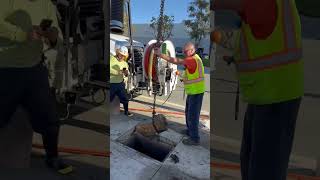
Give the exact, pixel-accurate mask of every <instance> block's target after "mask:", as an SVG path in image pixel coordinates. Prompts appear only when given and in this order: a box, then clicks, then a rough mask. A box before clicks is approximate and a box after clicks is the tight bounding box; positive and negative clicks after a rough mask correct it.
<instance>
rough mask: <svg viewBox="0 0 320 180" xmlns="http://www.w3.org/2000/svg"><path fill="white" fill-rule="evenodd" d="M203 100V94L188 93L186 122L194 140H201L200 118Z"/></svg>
mask: <svg viewBox="0 0 320 180" xmlns="http://www.w3.org/2000/svg"><path fill="white" fill-rule="evenodd" d="M202 100H203V93H202V94H195V95H188V96H187V101H186V108H185V116H186V124H187V128H188V131H187V132H188V134H189V136H190V138H191V139H192V140H194V141H197V142H198V141H199V140H200V136H199V129H198V128H199V119H200V113H201V106H202Z"/></svg>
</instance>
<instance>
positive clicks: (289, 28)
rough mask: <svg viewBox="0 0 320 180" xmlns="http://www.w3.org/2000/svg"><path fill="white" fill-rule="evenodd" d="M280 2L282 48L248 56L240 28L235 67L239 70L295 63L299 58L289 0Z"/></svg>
mask: <svg viewBox="0 0 320 180" xmlns="http://www.w3.org/2000/svg"><path fill="white" fill-rule="evenodd" d="M282 3H283V5H282V7H283V9H282V12H283V19H282V26H283V28H284V31H283V34H284V36H283V38H284V39H283V42H284V44H285V47H284V49H283V50H282V51H280V52H276V53H272V54H270V55H266V56H261V57H257V58H250V57H249V48H248V43H247V37H246V33H245V32H244V31H243V30H242V33H241V35H240V52H241V57H240V60H239V61H238V62H237V69H238V71H239V72H252V71H258V70H262V69H268V68H274V67H278V66H281V65H286V64H290V63H296V62H299V61H300V60H301V57H302V49H301V48H299V47H298V43H297V40H296V37H295V34H296V32H295V22H294V18H293V12H292V9H291V7H292V6H291V5H290V0H283V1H282Z"/></svg>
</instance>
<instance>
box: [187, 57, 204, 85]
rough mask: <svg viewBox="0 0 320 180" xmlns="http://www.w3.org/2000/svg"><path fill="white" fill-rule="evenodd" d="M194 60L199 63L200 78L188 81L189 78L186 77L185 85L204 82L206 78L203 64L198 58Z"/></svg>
mask: <svg viewBox="0 0 320 180" xmlns="http://www.w3.org/2000/svg"><path fill="white" fill-rule="evenodd" d="M194 59H195V60H196V61H197V69H198V73H199V77H198V78H196V79H192V80H188V79H187V78H188V77H185V78H184V84H192V83H197V82H201V81H204V77H203V74H202V62H201V61H200V60H199V59H198V58H194Z"/></svg>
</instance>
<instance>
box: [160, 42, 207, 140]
mask: <svg viewBox="0 0 320 180" xmlns="http://www.w3.org/2000/svg"><path fill="white" fill-rule="evenodd" d="M195 52H196V49H195V46H194V44H193V43H190V42H189V43H186V44H185V46H184V54H185V59H179V58H172V57H170V56H167V55H165V54H162V53H161V51H160V49H158V48H155V54H156V55H157V56H159V57H160V58H162V59H164V60H166V61H168V62H170V63H173V64H177V65H183V66H184V67H185V72H184V78H183V82H184V88H185V91H186V94H187V101H186V107H185V116H186V124H187V129H186V131H185V132H184V133H185V134H186V135H188V136H189V138H188V139H184V140H183V141H182V143H183V144H185V145H199V143H200V136H199V129H198V127H199V119H200V112H201V106H202V100H203V94H204V92H205V80H204V66H203V63H202V60H201V58H200V57H199V56H198V55H197V54H196V53H195Z"/></svg>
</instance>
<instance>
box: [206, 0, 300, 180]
mask: <svg viewBox="0 0 320 180" xmlns="http://www.w3.org/2000/svg"><path fill="white" fill-rule="evenodd" d="M212 3H213V10H223V9H228V10H233V11H235V12H237V13H238V14H239V15H240V17H241V19H242V23H241V33H239V36H238V40H237V45H238V50H237V51H236V52H238V53H236V54H235V57H234V58H235V64H236V69H237V72H238V78H239V85H240V92H241V94H242V97H243V99H244V101H245V102H247V103H248V106H247V111H246V115H245V119H244V129H243V137H242V147H241V155H240V156H241V174H242V179H243V180H271V179H272V180H285V179H286V177H287V169H288V162H289V157H290V153H291V149H292V144H293V139H294V132H295V124H296V119H297V115H298V111H299V106H300V102H301V98H302V96H303V93H304V92H303V61H302V45H301V25H300V18H299V14H298V11H297V8H296V4H295V1H294V0H259V1H256V0H214V1H213V2H212Z"/></svg>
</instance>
